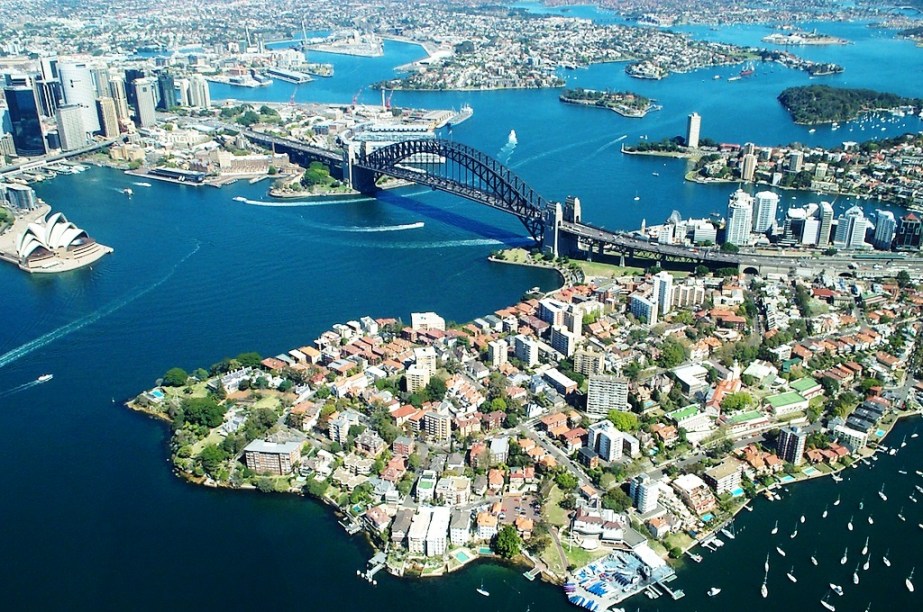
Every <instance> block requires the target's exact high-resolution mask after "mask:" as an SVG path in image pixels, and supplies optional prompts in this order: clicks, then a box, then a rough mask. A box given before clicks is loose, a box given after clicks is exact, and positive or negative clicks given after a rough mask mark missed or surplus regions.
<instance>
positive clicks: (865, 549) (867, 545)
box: [862, 538, 869, 555]
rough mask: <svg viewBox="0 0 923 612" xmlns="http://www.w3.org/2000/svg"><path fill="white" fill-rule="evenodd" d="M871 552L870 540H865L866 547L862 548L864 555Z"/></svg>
mask: <svg viewBox="0 0 923 612" xmlns="http://www.w3.org/2000/svg"><path fill="white" fill-rule="evenodd" d="M868 551H869V539H868V538H865V545H864V546H863V547H862V554H863V555H864V554H866V553H867V552H868Z"/></svg>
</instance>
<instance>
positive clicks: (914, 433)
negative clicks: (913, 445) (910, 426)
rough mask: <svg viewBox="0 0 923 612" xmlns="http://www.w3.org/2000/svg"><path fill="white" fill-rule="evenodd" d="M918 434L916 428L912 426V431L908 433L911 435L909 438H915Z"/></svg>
mask: <svg viewBox="0 0 923 612" xmlns="http://www.w3.org/2000/svg"><path fill="white" fill-rule="evenodd" d="M919 435H920V434H918V433H917V430H916V428H914V430H913V433H912V434H910V437H911V438H916V437H917V436H919Z"/></svg>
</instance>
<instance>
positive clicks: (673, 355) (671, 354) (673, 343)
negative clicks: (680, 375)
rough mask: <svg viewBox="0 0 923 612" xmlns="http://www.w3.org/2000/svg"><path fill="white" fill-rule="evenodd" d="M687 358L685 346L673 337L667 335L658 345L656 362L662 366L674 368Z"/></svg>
mask: <svg viewBox="0 0 923 612" xmlns="http://www.w3.org/2000/svg"><path fill="white" fill-rule="evenodd" d="M688 358H689V352H688V349H687V348H686V346H685V345H684V344H683V343H682V342H680V341H679V340H677V339H676V338H674V337H672V336H671V337H669V338H667V339H666V340H664V341H663V344H661V345H660V358H659V359H658V362H659V363H660V365H661V366H662V367H664V368H675V367H676V366H678V365H679V364H681V363H682V362H684V361H686V359H688Z"/></svg>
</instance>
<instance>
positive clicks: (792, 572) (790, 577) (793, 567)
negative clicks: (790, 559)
mask: <svg viewBox="0 0 923 612" xmlns="http://www.w3.org/2000/svg"><path fill="white" fill-rule="evenodd" d="M785 575H786V576H788V579H789V580H791V581H792V582H798V579H797V578H795V566H794V565H793V566H792V569H791V570H790V571H789V572H788V573H787V574H785Z"/></svg>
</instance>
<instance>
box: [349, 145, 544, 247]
mask: <svg viewBox="0 0 923 612" xmlns="http://www.w3.org/2000/svg"><path fill="white" fill-rule="evenodd" d="M356 165H358V166H359V167H361V168H364V169H366V170H369V171H371V172H373V173H374V175H375V179H376V180H377V179H378V177H379V176H381V175H388V176H391V177H394V178H398V179H403V180H407V181H412V182H414V183H419V184H421V185H427V186H429V187H433V188H434V189H438V190H440V191H445V192H447V193H452V194H455V195H458V196H461V197H463V198H467V199H469V200H472V201H474V202H478V203H479V204H485V205H487V206H490V207H492V208H496V209H498V210H502V211H504V212H508V213H511V214H514V215H516V216H517V217H518V218H519V220H520V221H521V222H522V224H523V225H524V226H525V227H526V230H527V231H528V232H529V235H530V236H532V239H533V240H535V241H536V242H538V243H541V242H542V238H543V235H544V229H545V223H544V219H543V216H542V214H543V212H544V210H545V204H546V202H545V199H544V198H542V196H540V195H539V194H538V193H537V192H536V191H535V190H534V189H532V188H531V187H530V186H529V185H528V184H526V183H525V182H524V181H523V180H522V179H520V178H519V177H518V176H516V175H515V174H514V173H513V172H512V171H511V170H510V169H509V168H507V167H506V166H504V165H503V164H502V163H500V162H499V161H498V160H496V159H494V158H493V157H490V156H489V155H486V154H484V153H482V152H481V151H478V150H477V149H474V148H472V147H469V146H467V145H463V144H460V143H457V142H453V141H450V140H440V139H435V138H430V139H419V140H405V141H402V142H396V143H394V144H391V145H388V146H386V147H382V148H380V149H377V150H375V151H373V152H372V153H368V154H364V155H362V156H361V157H360V158H359V160H358V161H357V163H356Z"/></svg>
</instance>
